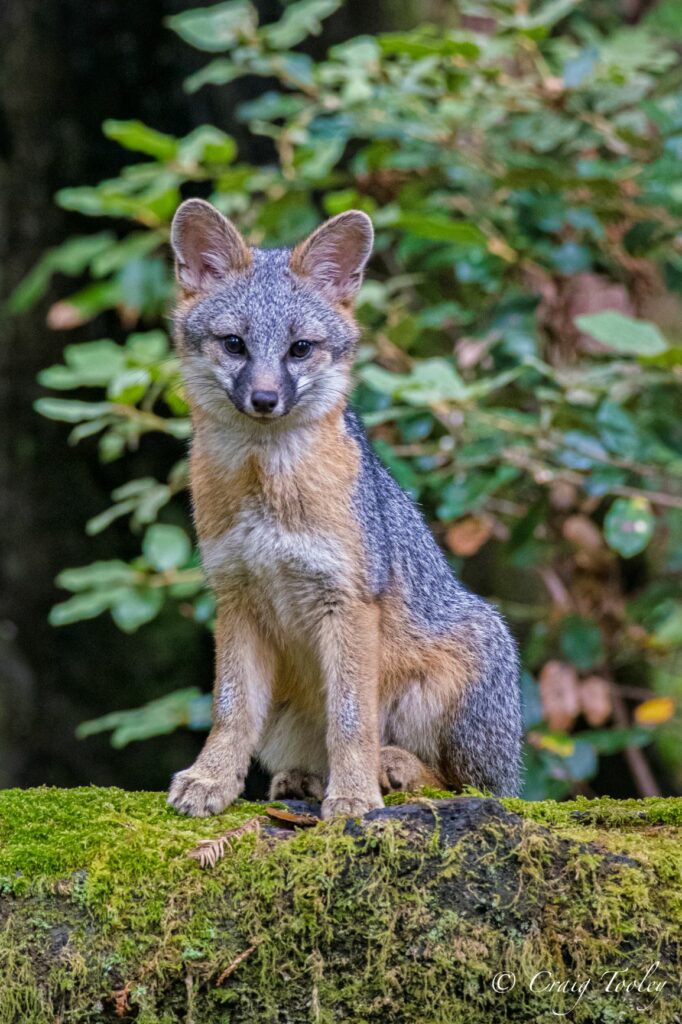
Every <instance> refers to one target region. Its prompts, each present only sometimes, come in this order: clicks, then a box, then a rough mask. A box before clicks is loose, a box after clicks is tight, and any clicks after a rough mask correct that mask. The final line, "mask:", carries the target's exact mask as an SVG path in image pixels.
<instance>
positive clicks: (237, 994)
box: [0, 788, 682, 1024]
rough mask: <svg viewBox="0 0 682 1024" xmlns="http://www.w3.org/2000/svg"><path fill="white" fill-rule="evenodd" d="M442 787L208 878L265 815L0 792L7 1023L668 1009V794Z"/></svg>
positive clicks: (2, 997)
mask: <svg viewBox="0 0 682 1024" xmlns="http://www.w3.org/2000/svg"><path fill="white" fill-rule="evenodd" d="M436 796H440V797H442V796H443V794H439V795H436V794H433V799H432V800H430V801H429V800H424V799H420V800H418V801H414V802H404V803H402V804H400V803H394V804H393V805H392V806H391V807H389V808H387V809H386V810H384V811H378V812H374V813H373V814H372V815H370V816H369V817H368V818H367V819H365V821H364V822H362V823H359V822H346V823H344V822H335V823H332V824H319V825H317V826H315V827H312V828H307V829H304V830H301V831H299V832H297V833H295V834H294V835H293V836H288V837H287V838H279V835H280V833H279V831H278V829H277V826H276V825H275V824H274V822H273V823H272V824H271V825H270V824H268V823H267V819H264V818H261V819H260V821H261V822H262V823H263V824H262V827H261V828H260V830H259V831H255V830H246V831H244V833H243V834H242V835H239V836H238V837H237V838H234V839H233V840H232V841H231V843H230V845H229V846H227V847H226V849H225V856H224V857H223V859H222V860H220V861H219V862H218V863H217V864H215V866H214V867H211V868H206V869H202V868H201V867H200V866H199V864H198V863H197V861H196V860H193V859H192V858H190V857H188V853H189V851H190V850H192V848H193V847H195V845H196V844H197V842H198V841H200V840H204V839H207V838H213V837H217V836H220V835H222V834H223V833H225V832H226V831H228V830H230V829H234V828H236V827H237V826H239V825H242V824H244V823H246V822H249V821H251V820H252V819H253V818H254V817H255V816H261V815H263V810H264V808H263V806H262V805H260V804H249V803H245V802H244V803H240V804H238V805H237V806H236V807H234V808H232V809H231V810H230V811H229V812H227V813H225V814H223V815H221V816H220V817H218V818H213V819H210V820H204V821H197V820H188V819H186V818H181V817H179V816H178V815H177V814H175V813H174V812H173V811H171V810H169V809H168V808H167V807H166V806H165V802H164V796H163V795H162V794H159V793H125V792H122V791H120V790H116V789H94V788H92V789H73V790H55V789H36V790H26V791H20V790H8V791H5V792H2V793H0V979H1V982H0V1024H48V1022H49V1024H56V1022H60V1024H70V1022H76V1021H77V1022H81V1021H82V1022H88V1024H98V1022H104V1021H124V1022H125V1021H132V1020H135V1021H137V1022H138V1024H176V1022H184V1024H213V1022H221V1024H222V1022H225V1024H227V1022H242V1021H243V1022H254V1024H255V1022H257V1024H265V1022H270V1021H272V1022H275V1021H277V1022H299V1021H300V1022H303V1021H305V1022H322V1024H327V1022H332V1021H348V1022H352V1024H361V1022H370V1021H371V1022H375V1021H376V1022H382V1024H384V1022H392V1021H395V1022H401V1024H403V1022H406V1024H421V1022H423V1024H427V1022H428V1024H454V1022H459V1021H466V1022H467V1024H479V1022H480V1024H483V1022H485V1024H491V1022H493V1024H494V1022H495V1021H498V1020H499V1021H502V1020H504V1021H523V1022H524V1024H525V1022H527V1021H534V1022H535V1021H538V1022H539V1021H550V1020H555V1021H556V1020H557V1019H561V1018H558V1017H557V1016H556V1015H555V1014H556V1013H562V1014H566V1013H567V1011H570V1012H569V1013H568V1016H567V1017H566V1018H564V1019H569V1020H571V1021H575V1022H581V1021H582V1022H588V1021H589V1022H594V1021H608V1022H629V1021H633V1022H635V1021H637V1022H641V1021H642V1020H644V1019H646V1018H647V1017H648V1018H649V1020H655V1021H656V1022H657V1024H666V1022H668V1021H671V1022H672V1021H673V1020H675V1019H676V1017H675V1014H676V1013H679V1009H680V1000H681V994H680V988H679V963H680V955H679V954H680V949H679V945H680V925H681V922H682V884H681V883H682V878H681V875H682V843H681V842H680V840H681V839H682V800H681V799H671V800H643V801H634V800H633V801H615V800H607V799H604V800H598V801H587V800H578V801H575V802H572V803H565V804H552V803H537V804H524V803H523V802H522V801H517V800H507V801H496V800H491V799H483V798H478V797H459V798H455V799H447V800H446V799H436ZM652 965H658V966H654V967H652ZM616 971H619V972H622V973H619V974H615V973H614V972H616ZM647 971H649V973H648V974H647ZM606 972H608V973H606ZM562 982H563V987H564V988H566V987H568V988H570V989H571V991H565V992H562V991H556V987H557V986H558V985H559V984H560V983H562ZM496 989H497V990H499V991H496ZM581 990H582V994H581Z"/></svg>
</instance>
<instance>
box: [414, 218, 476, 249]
mask: <svg viewBox="0 0 682 1024" xmlns="http://www.w3.org/2000/svg"><path fill="white" fill-rule="evenodd" d="M395 226H396V227H398V228H400V229H401V230H403V231H409V232H411V234H413V235H418V236H419V237H420V238H427V239H428V240H429V241H431V242H454V243H456V244H458V245H463V246H477V247H480V246H485V245H486V241H487V240H486V236H485V235H484V234H483V232H482V231H481V229H480V228H479V227H478V226H477V225H476V224H474V223H472V222H471V221H466V220H456V219H455V218H454V217H446V216H444V215H441V214H436V213H431V214H427V213H424V214H420V213H401V214H400V216H399V217H398V219H397V221H396V224H395Z"/></svg>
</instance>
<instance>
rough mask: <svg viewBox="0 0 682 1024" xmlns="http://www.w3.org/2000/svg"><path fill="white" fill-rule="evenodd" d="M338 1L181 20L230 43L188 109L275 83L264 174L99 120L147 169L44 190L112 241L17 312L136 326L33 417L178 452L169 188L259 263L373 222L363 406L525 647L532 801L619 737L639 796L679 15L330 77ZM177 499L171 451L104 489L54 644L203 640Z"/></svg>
mask: <svg viewBox="0 0 682 1024" xmlns="http://www.w3.org/2000/svg"><path fill="white" fill-rule="evenodd" d="M339 6H340V0H299V2H295V3H289V4H287V5H286V7H285V9H284V12H283V14H282V17H281V18H280V20H279V21H277V22H274V23H271V24H264V25H259V24H258V18H257V14H256V11H255V8H254V7H253V5H252V4H251V3H250V2H249V0H228V2H226V3H221V4H219V5H218V6H216V7H211V8H204V9H200V10H195V11H187V12H185V13H183V14H179V15H177V16H175V17H173V18H171V19H169V26H170V28H171V29H172V30H173V31H175V32H177V33H178V34H179V35H180V36H181V37H182V38H183V39H184V40H186V41H187V42H188V43H189V44H190V45H192V46H194V47H197V48H198V49H200V50H204V51H206V52H207V53H211V54H219V56H214V57H213V58H212V59H211V60H210V61H209V63H208V64H207V65H206V66H205V67H204V68H202V69H201V70H200V71H199V72H197V73H196V74H194V75H193V76H192V77H191V78H190V79H189V80H188V82H187V89H188V90H190V91H193V90H197V89H199V88H202V87H205V86H208V85H213V86H225V85H227V84H228V83H231V82H234V81H235V80H236V79H239V78H241V77H244V76H249V77H250V78H254V77H256V78H262V79H264V80H265V86H264V88H263V90H262V91H261V93H260V95H259V96H258V97H257V98H256V99H254V100H252V101H250V102H246V103H242V104H241V105H240V106H239V107H238V109H237V111H236V116H237V117H238V119H239V120H240V121H242V122H244V123H246V124H247V125H248V127H249V129H250V131H251V132H252V133H253V134H254V135H259V136H265V137H266V138H267V139H268V140H270V144H271V147H272V161H271V162H270V163H268V164H266V165H264V166H254V165H252V164H250V163H247V162H240V160H239V158H238V152H237V146H236V144H235V142H234V140H233V139H232V138H231V137H230V136H229V135H227V134H226V133H225V132H223V131H221V130H220V129H218V128H216V127H214V126H211V125H201V126H199V127H198V128H196V129H195V130H194V131H192V132H191V133H190V134H189V135H188V136H186V137H185V138H181V139H178V138H173V137H171V136H169V135H165V134H162V133H160V132H158V131H156V130H154V129H153V128H151V127H148V126H146V125H144V124H142V123H140V122H138V121H126V122H120V121H107V122H105V124H104V132H105V134H106V135H107V136H109V137H110V138H112V139H114V140H116V141H117V142H118V143H119V144H120V145H121V146H123V147H125V148H127V149H129V150H131V151H133V152H135V153H137V154H143V155H144V157H145V158H146V159H143V160H141V161H138V160H136V162H134V163H132V164H131V165H130V166H128V167H126V168H125V169H124V170H123V171H122V172H121V174H120V176H119V177H118V178H116V179H114V180H111V181H105V182H102V183H101V184H100V185H97V186H96V187H84V188H70V189H65V190H63V191H62V192H61V193H59V195H58V197H57V201H58V202H59V203H60V205H61V206H63V207H64V208H66V209H69V210H75V211H78V212H80V213H82V214H84V215H86V216H95V217H110V218H115V219H117V220H119V221H121V222H122V223H123V224H124V225H126V230H125V231H124V232H123V233H121V234H119V233H116V234H115V233H114V232H113V231H102V232H100V233H98V234H94V235H93V234H84V235H82V236H78V237H74V238H70V239H69V240H68V241H66V242H65V243H64V244H63V245H62V246H60V247H58V248H57V249H53V250H51V251H50V252H48V253H47V254H46V256H45V257H44V259H43V260H42V261H41V263H40V264H39V265H38V266H36V267H35V269H34V270H33V271H32V273H31V274H30V275H29V277H28V278H27V279H26V280H24V282H23V283H22V284H21V285H20V287H19V289H18V290H17V292H16V293H15V294H14V296H13V299H12V304H13V307H14V309H15V310H17V311H19V310H21V309H22V308H25V307H27V306H28V305H30V304H32V303H34V302H36V301H37V300H38V299H39V298H40V297H41V296H42V295H43V294H44V292H45V290H46V287H47V284H48V282H49V280H50V277H51V275H52V274H54V273H59V274H62V275H67V276H72V277H74V278H77V279H78V280H79V286H78V288H77V290H76V291H75V292H74V293H72V294H70V295H68V296H67V297H66V298H64V299H63V300H62V301H60V302H58V303H56V304H55V305H54V306H52V308H51V309H50V311H49V315H48V322H49V323H50V325H51V326H53V327H55V328H60V329H66V328H73V327H77V326H79V325H82V324H84V323H86V322H88V321H90V320H92V319H94V318H96V317H97V316H98V314H100V313H101V312H103V311H105V310H112V309H115V310H117V311H118V315H119V317H120V321H121V327H122V332H123V333H125V332H126V331H128V332H131V333H128V334H127V337H125V340H123V341H119V340H117V341H114V340H111V339H103V340H100V341H91V342H80V343H78V344H75V345H69V346H67V348H66V350H65V353H64V362H63V364H61V365H58V366H53V367H51V368H49V369H47V370H45V371H44V372H43V374H42V376H41V381H42V383H43V384H44V385H45V386H46V387H47V388H49V389H51V390H52V391H56V392H76V394H77V397H74V398H72V397H68V398H64V397H44V398H41V399H40V400H39V401H38V403H37V408H38V411H39V412H41V413H42V414H43V415H45V416H48V417H51V418H53V419H58V420H63V421H65V422H68V423H71V424H73V425H74V426H73V429H72V432H71V435H70V440H71V441H72V442H76V441H81V440H83V439H85V438H87V437H92V436H95V435H97V436H98V437H99V451H100V455H101V458H102V459H103V460H113V459H119V458H122V457H125V454H126V451H128V450H129V449H131V448H133V447H135V446H137V445H138V444H140V443H144V436H145V435H146V434H148V433H150V432H159V431H160V432H163V433H165V434H169V435H171V437H173V438H176V439H178V441H184V440H185V439H186V438H187V437H188V436H189V433H190V424H189V419H188V409H187V406H186V403H185V399H184V397H183V390H182V385H181V382H180V379H179V374H178V365H177V362H176V360H175V358H174V357H173V355H172V352H171V347H170V344H169V341H168V338H167V335H166V333H165V331H164V329H163V327H162V324H163V315H164V313H165V312H167V310H168V308H169V303H170V300H171V294H172V281H171V271H170V267H169V262H168V260H167V240H168V226H169V221H170V219H171V217H172V214H173V212H174V210H175V208H176V207H177V205H178V203H179V202H180V199H181V197H182V196H186V195H190V194H192V195H193V194H201V195H205V196H207V197H209V198H210V199H211V200H212V201H213V202H214V203H215V204H216V205H217V206H218V207H219V208H220V209H221V210H222V211H223V212H224V213H225V214H227V215H229V216H231V217H233V218H235V219H236V220H237V222H238V223H239V225H240V227H241V229H242V230H243V231H244V233H245V235H246V236H247V237H248V238H249V240H250V241H251V242H252V243H254V244H266V245H288V244H291V243H292V242H294V241H297V240H298V239H300V238H301V237H302V236H303V235H304V234H305V233H306V232H307V231H309V230H310V229H312V228H313V227H314V226H315V225H316V224H317V223H318V222H319V220H320V218H321V216H322V215H331V214H335V213H338V212H340V211H343V210H346V209H348V208H351V207H359V208H361V209H364V210H366V211H367V212H368V213H369V214H370V215H371V216H372V218H373V220H374V223H375V226H376V230H377V245H376V256H375V258H374V261H373V264H372V273H371V274H370V280H369V281H367V283H366V285H365V287H364V289H363V292H362V295H361V303H360V317H361V320H362V322H363V324H364V325H365V326H366V327H367V333H366V341H365V343H364V344H363V346H362V348H361V352H360V358H359V363H358V369H357V377H358V387H357V391H356V394H355V402H356V405H357V407H358V408H359V410H360V411H361V412H362V413H363V415H364V418H365V421H366V423H367V424H368V425H369V427H370V428H371V429H372V433H373V438H374V441H375V444H376V447H377V450H378V452H379V454H380V455H381V457H382V458H383V459H384V460H385V461H386V463H387V464H388V465H389V466H390V468H391V470H392V471H393V473H394V474H395V475H396V477H397V478H398V480H399V481H400V483H401V484H402V485H403V486H404V487H405V488H406V489H407V490H408V491H409V492H410V493H412V494H413V495H414V496H415V498H417V499H418V500H419V501H420V503H421V505H422V507H423V508H424V509H425V511H426V513H427V515H428V516H429V518H430V520H431V521H432V524H433V527H434V530H435V532H436V535H437V536H438V538H439V540H441V541H442V543H443V544H444V545H445V547H446V549H447V550H448V551H449V554H450V556H451V559H452V562H453V564H454V566H455V567H456V568H457V569H458V570H459V571H460V572H462V573H463V575H464V577H465V579H467V580H469V581H470V582H472V584H473V585H475V586H477V587H479V588H480V589H482V590H484V591H487V592H489V593H490V594H491V595H492V596H493V597H494V598H495V599H496V600H497V601H498V603H499V604H500V606H501V608H502V609H503V611H504V612H505V613H506V615H507V616H508V617H509V618H510V620H511V621H512V622H513V624H514V626H515V629H516V632H517V634H518V635H519V637H520V638H521V640H522V643H523V655H524V664H525V671H524V677H523V684H524V693H525V703H526V721H527V727H528V734H529V744H528V767H529V770H528V781H527V790H526V792H527V795H528V796H532V797H540V796H545V795H550V796H558V795H561V794H563V793H565V792H567V791H568V790H570V789H571V788H575V786H576V785H580V784H583V783H584V782H585V781H586V780H589V779H591V778H592V777H593V776H594V775H595V774H596V772H597V768H598V758H599V756H600V755H603V754H610V753H614V752H617V751H621V750H623V749H625V748H627V750H628V751H629V755H628V756H629V758H630V764H631V766H632V767H633V769H634V772H635V775H636V777H637V780H638V783H639V785H640V789H641V790H646V788H647V785H648V783H647V781H646V772H645V768H646V765H645V763H644V762H642V761H641V755H638V753H637V748H638V747H640V746H642V745H645V744H648V743H650V742H652V739H655V741H656V743H657V744H658V751H659V754H660V755H661V756H662V757H663V758H664V759H665V760H666V762H667V765H668V769H669V771H670V773H671V775H672V777H673V778H674V779H675V780H676V781H677V782H678V783H679V782H680V781H681V780H682V762H681V759H680V753H679V739H680V735H681V730H680V724H679V718H675V717H674V710H675V702H676V701H677V700H678V698H679V695H680V689H681V684H680V677H679V671H677V670H676V660H675V659H678V661H677V664H679V656H680V648H681V646H682V601H681V600H680V596H679V575H680V569H681V568H682V487H681V486H680V483H681V480H682V428H681V427H680V418H679V408H680V404H679V390H678V389H679V383H680V375H681V369H680V368H681V366H682V338H681V337H680V332H679V326H678V324H679V319H680V318H679V312H680V308H681V307H680V300H679V298H678V296H679V292H680V290H681V289H682V254H681V249H680V219H679V214H680V208H681V205H682V191H681V190H680V185H679V177H678V167H679V158H680V155H681V154H682V92H681V91H680V88H679V63H678V61H677V57H676V53H675V50H674V48H673V47H672V45H671V44H670V42H669V41H667V39H668V37H669V36H670V35H675V33H677V35H678V37H679V36H680V35H681V34H682V25H681V24H680V22H681V19H680V18H679V12H678V13H677V14H676V8H675V5H674V4H672V3H670V4H667V5H664V6H663V7H659V8H658V9H657V10H655V11H654V13H653V15H652V16H651V17H650V18H649V20H648V22H646V23H645V24H644V25H642V26H638V27H619V28H616V29H615V30H612V31H609V32H608V33H607V32H605V31H603V30H602V28H600V26H599V25H598V24H597V23H594V22H590V21H589V19H588V18H587V16H586V15H584V14H581V13H580V12H579V11H578V12H574V11H573V7H574V4H573V3H572V2H571V0H568V2H565V0H558V2H550V3H547V4H546V5H545V6H542V7H536V8H534V9H533V10H531V11H530V12H526V13H523V11H522V10H521V8H519V7H518V5H514V4H511V3H509V2H507V0H505V2H502V3H497V4H495V5H484V7H483V8H482V9H481V10H479V11H478V12H477V11H475V10H472V11H470V12H468V13H464V14H462V15H461V16H460V23H459V24H458V25H457V26H456V27H454V28H450V27H449V28H444V27H442V26H441V27H438V28H436V27H433V26H430V25H422V26H417V27H415V28H412V29H410V30H408V31H400V32H389V33H385V34H382V35H378V36H376V37H371V36H361V37H359V38H354V39H349V40H348V41H346V42H344V43H342V44H340V45H337V46H334V47H333V48H332V49H331V50H330V51H329V52H328V53H327V55H326V56H325V57H324V58H323V59H322V60H320V61H317V62H316V61H315V60H313V59H312V58H311V57H310V56H309V55H308V54H307V53H306V52H305V51H304V50H301V49H297V47H299V46H300V44H305V43H306V40H307V37H308V36H309V34H310V33H317V32H319V30H320V28H321V22H322V20H323V19H324V18H326V17H327V16H328V15H330V14H332V13H333V12H334V11H335V10H336V9H337V8H338V7H339ZM520 12H521V13H520ZM473 15H478V16H477V17H473ZM481 16H483V17H481ZM659 26H663V28H664V29H665V37H664V33H663V32H662V30H661V29H659ZM273 83H274V84H273ZM84 275H87V283H85V284H84V285H83V284H82V279H83V276H84ZM179 454H180V446H179ZM185 486H186V464H185V460H184V458H179V461H178V462H177V464H176V466H175V467H174V469H173V470H172V472H171V473H170V475H169V476H168V478H167V479H163V480H156V479H152V478H144V479H137V480H131V481H130V482H129V483H127V484H126V485H125V486H123V487H121V488H119V489H118V490H117V491H115V492H114V494H113V496H112V498H113V504H112V506H111V508H109V509H106V510H104V511H103V512H102V513H101V515H99V516H97V517H96V518H95V519H93V520H91V521H90V522H89V523H88V524H87V527H86V529H87V531H88V532H89V533H96V532H98V531H100V530H104V529H106V527H107V526H108V525H109V524H110V523H111V522H112V521H113V520H114V519H116V518H119V517H128V519H129V522H130V527H131V529H132V530H133V532H135V533H136V534H139V535H140V537H141V551H140V555H139V557H137V558H136V559H134V560H133V561H132V562H131V563H127V562H123V561H120V560H112V561H110V562H99V563H95V564H93V565H90V566H85V567H83V568H80V569H69V570H65V571H64V572H63V573H62V574H61V576H60V577H59V578H58V582H59V584H60V585H61V586H62V587H64V588H65V589H66V590H67V591H70V592H71V594H72V596H71V597H70V598H68V600H66V601H64V602H63V603H61V604H59V605H57V606H56V607H55V608H54V609H53V612H52V621H53V622H54V623H55V624H57V625H62V624H66V623H69V622H73V621H75V620H77V619H84V618H89V617H92V616H95V615H99V614H101V613H102V612H106V611H108V612H110V613H111V615H112V616H113V618H114V620H115V621H116V623H117V624H118V626H120V628H121V629H124V630H135V629H137V628H138V627H140V626H142V625H143V624H144V623H146V622H148V621H149V620H150V619H152V618H153V617H154V616H155V615H156V614H157V613H158V611H159V610H160V608H161V607H162V606H163V605H164V603H166V602H182V605H183V608H184V609H185V610H186V609H187V608H188V607H189V608H190V609H191V614H193V616H194V618H195V619H196V622H197V623H198V624H199V625H200V627H201V628H203V627H204V626H205V625H210V623H211V619H212V607H213V606H212V600H211V596H210V594H208V593H207V591H206V590H205V587H204V582H203V577H202V574H201V570H200V567H199V562H198V558H197V554H196V552H195V551H194V550H193V546H192V543H191V542H190V539H189V532H188V528H187V529H183V528H181V527H179V526H177V525H171V524H170V523H169V522H164V518H168V506H169V503H172V502H173V501H174V498H175V496H176V495H177V494H178V493H179V492H180V491H181V490H182V489H183V488H184V487H185ZM157 520H160V521H157ZM175 521H176V522H177V514H176V515H175ZM632 559H635V560H636V564H637V566H638V570H637V573H632V572H630V571H628V569H627V566H628V564H629V560H632ZM635 584H636V585H635ZM208 701H209V699H208V697H206V696H200V695H198V694H197V692H196V691H194V690H188V691H182V692H181V693H180V694H172V695H170V697H169V698H168V699H167V700H162V701H157V702H154V704H153V705H150V706H148V707H147V708H143V709H138V710H137V711H134V712H119V713H116V714H114V715H110V716H107V718H106V719H103V720H101V721H100V722H98V723H89V724H87V725H86V726H85V727H84V729H83V733H84V734H85V733H86V732H92V731H94V730H96V729H98V728H106V729H110V728H113V729H114V730H115V731H114V741H115V742H118V743H124V742H127V741H128V740H130V739H132V738H139V737H141V736H144V735H150V734H153V733H155V732H165V731H168V730H170V729H172V728H173V727H174V726H175V725H178V724H187V723H188V722H189V723H190V724H194V725H197V726H203V725H205V724H206V723H207V718H208ZM631 702H634V705H632V704H631ZM661 723H663V724H661ZM638 758H640V759H639V760H638Z"/></svg>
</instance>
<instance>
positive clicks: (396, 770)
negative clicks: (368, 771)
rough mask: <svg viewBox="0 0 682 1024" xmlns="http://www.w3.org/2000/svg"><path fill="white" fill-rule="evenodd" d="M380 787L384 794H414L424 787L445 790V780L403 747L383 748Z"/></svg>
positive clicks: (380, 761)
mask: <svg viewBox="0 0 682 1024" xmlns="http://www.w3.org/2000/svg"><path fill="white" fill-rule="evenodd" d="M379 786H380V787H381V792H382V793H384V794H385V793H395V792H407V793H414V792H416V791H417V790H419V789H422V788H423V787H424V786H433V787H434V788H435V789H445V788H446V786H445V782H444V780H443V779H442V778H441V777H440V776H439V775H438V774H437V773H436V772H435V771H434V770H433V769H432V768H429V767H428V765H426V764H424V762H423V761H420V760H419V758H418V757H417V756H416V755H415V754H411V753H410V752H409V750H403V749H402V747H382V748H381V751H380V754H379Z"/></svg>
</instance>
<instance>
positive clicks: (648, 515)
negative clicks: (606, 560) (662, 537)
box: [604, 497, 656, 558]
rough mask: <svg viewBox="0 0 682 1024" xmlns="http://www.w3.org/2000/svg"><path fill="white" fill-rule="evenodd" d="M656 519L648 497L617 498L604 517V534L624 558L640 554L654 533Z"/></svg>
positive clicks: (610, 545)
mask: <svg viewBox="0 0 682 1024" xmlns="http://www.w3.org/2000/svg"><path fill="white" fill-rule="evenodd" d="M655 525H656V520H655V518H654V514H653V512H652V511H651V505H650V504H649V502H648V501H647V499H646V498H643V497H642V498H616V500H615V501H614V503H613V505H612V506H611V508H610V509H609V511H608V512H607V513H606V518H605V519H604V536H605V537H606V542H607V544H608V545H609V547H610V548H613V550H614V551H617V552H618V554H619V555H622V556H623V558H632V557H633V555H638V554H639V553H640V552H641V551H644V549H645V548H646V547H647V545H648V544H649V541H650V540H651V538H652V537H653V535H654V529H655Z"/></svg>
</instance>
